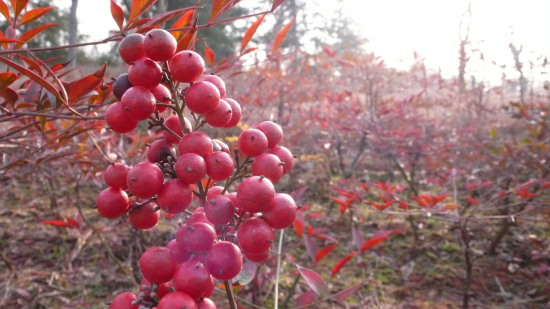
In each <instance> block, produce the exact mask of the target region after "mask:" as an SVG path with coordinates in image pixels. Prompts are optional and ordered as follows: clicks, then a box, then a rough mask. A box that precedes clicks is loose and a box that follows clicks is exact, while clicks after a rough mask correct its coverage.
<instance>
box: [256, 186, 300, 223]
mask: <svg viewBox="0 0 550 309" xmlns="http://www.w3.org/2000/svg"><path fill="white" fill-rule="evenodd" d="M297 210H298V207H296V202H294V199H293V198H292V196H290V195H288V194H285V193H277V194H275V198H274V199H273V206H271V208H270V209H269V210H268V211H266V212H264V213H262V219H264V220H265V222H267V224H269V225H270V226H271V227H272V228H274V229H276V230H280V229H284V228H286V227H289V226H290V225H291V224H292V222H294V219H296V211H297Z"/></svg>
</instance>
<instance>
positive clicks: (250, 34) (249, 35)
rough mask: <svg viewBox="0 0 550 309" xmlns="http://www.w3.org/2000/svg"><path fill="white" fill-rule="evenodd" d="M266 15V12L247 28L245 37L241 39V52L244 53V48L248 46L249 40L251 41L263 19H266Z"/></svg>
mask: <svg viewBox="0 0 550 309" xmlns="http://www.w3.org/2000/svg"><path fill="white" fill-rule="evenodd" d="M264 17H265V14H264V15H262V16H260V18H258V20H256V21H255V22H254V23H253V24H252V25H251V26H250V28H248V29H246V32H245V33H244V36H243V39H242V41H241V54H242V53H243V51H244V48H245V47H246V45H248V42H250V40H251V39H252V37H253V36H254V33H256V30H257V29H258V26H259V25H260V23H261V22H262V20H264Z"/></svg>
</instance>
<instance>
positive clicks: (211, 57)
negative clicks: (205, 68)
mask: <svg viewBox="0 0 550 309" xmlns="http://www.w3.org/2000/svg"><path fill="white" fill-rule="evenodd" d="M204 55H205V56H206V57H205V58H206V62H208V64H209V65H210V66H214V63H215V62H216V54H214V51H213V50H212V49H211V48H210V47H208V46H205V47H204Z"/></svg>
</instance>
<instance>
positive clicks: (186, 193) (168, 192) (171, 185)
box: [157, 179, 193, 214]
mask: <svg viewBox="0 0 550 309" xmlns="http://www.w3.org/2000/svg"><path fill="white" fill-rule="evenodd" d="M192 201H193V191H191V188H190V187H189V185H187V184H184V183H183V182H181V181H179V179H172V180H169V181H167V182H166V183H165V184H164V186H163V188H162V191H161V192H160V193H159V196H158V198H157V204H158V205H159V206H160V208H162V210H164V211H166V212H167V213H171V214H179V213H182V212H184V211H185V209H187V207H188V206H189V205H190V204H191V202H192Z"/></svg>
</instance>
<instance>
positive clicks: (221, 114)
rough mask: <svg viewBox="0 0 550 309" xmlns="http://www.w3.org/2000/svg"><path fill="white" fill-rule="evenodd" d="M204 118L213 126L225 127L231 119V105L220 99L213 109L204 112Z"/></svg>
mask: <svg viewBox="0 0 550 309" xmlns="http://www.w3.org/2000/svg"><path fill="white" fill-rule="evenodd" d="M204 120H206V123H208V124H209V125H211V126H213V127H214V128H225V126H227V124H228V123H229V121H230V120H231V105H229V103H227V102H226V101H225V100H223V99H220V104H218V107H217V108H216V109H215V110H213V111H211V112H209V113H206V114H204Z"/></svg>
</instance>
